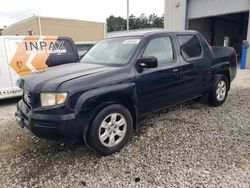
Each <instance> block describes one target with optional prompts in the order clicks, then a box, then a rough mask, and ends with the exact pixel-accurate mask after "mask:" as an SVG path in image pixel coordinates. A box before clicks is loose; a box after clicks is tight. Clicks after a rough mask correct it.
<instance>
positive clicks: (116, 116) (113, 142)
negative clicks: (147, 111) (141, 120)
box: [86, 104, 133, 155]
mask: <svg viewBox="0 0 250 188" xmlns="http://www.w3.org/2000/svg"><path fill="white" fill-rule="evenodd" d="M132 129H133V120H132V116H131V113H130V112H129V110H128V109H127V108H126V107H124V106H122V105H118V104H113V105H110V106H108V107H106V108H104V109H103V110H101V111H100V112H99V113H98V114H97V115H96V117H95V118H94V121H93V123H92V125H91V127H90V129H89V131H88V133H87V135H86V142H87V145H88V146H89V147H90V149H92V150H94V151H95V152H97V153H99V154H101V155H109V154H112V153H115V152H117V151H120V150H121V149H122V148H123V147H124V146H125V144H126V143H127V142H128V140H129V138H130V136H131V134H132Z"/></svg>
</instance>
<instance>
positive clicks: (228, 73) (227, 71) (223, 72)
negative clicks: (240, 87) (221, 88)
mask: <svg viewBox="0 0 250 188" xmlns="http://www.w3.org/2000/svg"><path fill="white" fill-rule="evenodd" d="M217 74H222V75H224V76H225V77H226V78H227V80H228V86H229V88H228V90H230V84H231V80H230V72H229V70H223V71H220V72H217Z"/></svg>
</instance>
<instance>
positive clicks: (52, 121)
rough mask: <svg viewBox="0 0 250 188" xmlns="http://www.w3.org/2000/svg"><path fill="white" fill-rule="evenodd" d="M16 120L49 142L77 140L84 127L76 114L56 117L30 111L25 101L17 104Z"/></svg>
mask: <svg viewBox="0 0 250 188" xmlns="http://www.w3.org/2000/svg"><path fill="white" fill-rule="evenodd" d="M15 116H16V120H17V121H18V123H19V125H20V126H21V127H26V128H28V129H29V130H30V131H31V132H32V133H34V134H35V135H36V136H38V137H41V138H45V139H49V140H65V139H75V138H77V137H80V136H81V134H82V126H81V124H80V122H78V120H77V118H76V117H75V114H74V113H71V114H64V115H55V114H49V113H48V114H46V113H44V112H43V113H39V112H35V111H33V110H30V109H29V108H28V107H27V106H26V104H25V103H24V102H23V100H21V101H19V102H18V104H17V112H16V114H15Z"/></svg>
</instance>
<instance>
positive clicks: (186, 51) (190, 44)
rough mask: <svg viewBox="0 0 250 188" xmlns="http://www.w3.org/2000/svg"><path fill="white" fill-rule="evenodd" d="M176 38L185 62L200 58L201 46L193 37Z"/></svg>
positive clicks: (181, 36)
mask: <svg viewBox="0 0 250 188" xmlns="http://www.w3.org/2000/svg"><path fill="white" fill-rule="evenodd" d="M177 37H178V41H179V43H180V49H181V53H182V56H183V58H184V59H185V60H192V59H193V58H199V57H200V56H201V45H200V42H199V40H198V38H197V37H196V36H195V35H179V36H177Z"/></svg>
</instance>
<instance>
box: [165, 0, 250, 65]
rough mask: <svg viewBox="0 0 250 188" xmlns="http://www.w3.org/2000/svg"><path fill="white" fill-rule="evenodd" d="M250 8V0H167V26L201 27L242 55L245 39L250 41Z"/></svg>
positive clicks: (215, 41) (205, 33) (213, 40)
mask: <svg viewBox="0 0 250 188" xmlns="http://www.w3.org/2000/svg"><path fill="white" fill-rule="evenodd" d="M249 10H250V0H165V23H164V27H165V29H167V30H184V29H191V30H198V31H200V32H201V33H202V34H203V36H204V37H205V38H206V39H207V41H208V42H209V43H210V44H211V45H219V46H223V45H224V46H232V47H234V48H235V49H236V52H237V54H238V56H239V57H240V54H241V43H242V41H243V40H248V42H250V19H249V16H250V14H249ZM247 67H248V68H250V49H249V50H248V53H247Z"/></svg>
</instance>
